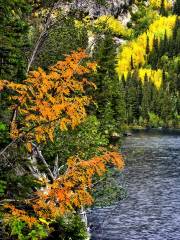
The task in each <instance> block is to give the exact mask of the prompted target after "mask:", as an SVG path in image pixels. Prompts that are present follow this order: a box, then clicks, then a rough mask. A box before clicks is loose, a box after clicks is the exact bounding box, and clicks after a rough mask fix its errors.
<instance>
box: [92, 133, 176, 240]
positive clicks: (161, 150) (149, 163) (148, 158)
mask: <svg viewBox="0 0 180 240" xmlns="http://www.w3.org/2000/svg"><path fill="white" fill-rule="evenodd" d="M121 150H122V152H123V155H124V158H125V164H126V167H125V170H124V172H123V178H121V179H120V180H119V182H120V184H123V185H124V186H125V188H126V190H127V198H126V199H124V200H122V201H120V202H118V203H117V204H115V205H113V206H110V207H106V208H95V209H93V210H92V211H91V212H90V214H89V221H90V222H91V223H93V228H92V233H91V234H92V238H91V239H92V240H180V133H178V132H175V131H174V132H168V133H163V132H161V131H159V132H158V131H150V132H137V133H134V134H133V136H132V137H127V138H126V139H125V141H124V143H123V146H122V149H121Z"/></svg>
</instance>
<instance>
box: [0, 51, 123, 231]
mask: <svg viewBox="0 0 180 240" xmlns="http://www.w3.org/2000/svg"><path fill="white" fill-rule="evenodd" d="M95 66H96V64H95V63H92V62H89V61H88V55H87V54H86V53H85V51H84V50H79V51H77V52H72V54H71V55H69V56H66V57H65V60H64V61H59V62H58V63H57V64H55V65H54V66H52V67H49V71H48V72H47V73H46V72H45V71H43V70H42V69H41V68H38V70H36V71H33V72H31V73H30V75H29V76H28V78H27V79H26V80H25V81H24V82H23V83H22V84H17V83H13V82H9V81H2V82H1V84H0V88H1V89H2V88H5V87H7V88H8V89H11V90H12V91H14V92H15V94H14V95H13V96H12V100H13V101H14V102H15V104H14V105H13V106H12V107H13V109H14V110H15V112H16V114H14V117H13V119H12V122H11V133H10V134H11V137H12V139H13V143H16V142H17V141H19V140H21V143H23V144H25V146H26V148H27V150H28V160H29V162H30V166H29V169H30V170H31V172H32V174H33V176H34V177H36V178H37V180H38V181H39V182H41V184H42V188H41V189H40V190H37V191H35V192H34V196H33V198H32V199H27V200H26V201H25V204H26V205H28V209H29V208H31V211H30V212H29V211H25V210H21V209H19V208H16V207H15V206H14V205H10V204H8V205H5V209H6V211H7V213H6V214H5V221H6V222H7V223H9V222H11V220H12V218H14V217H16V218H18V219H20V220H21V221H23V222H24V223H25V224H27V226H28V227H29V229H32V228H33V227H34V226H35V225H37V224H40V225H41V224H42V225H43V226H44V227H45V228H46V230H48V228H49V227H48V226H49V223H50V222H51V221H52V220H53V219H56V218H57V217H58V216H64V215H66V214H68V213H69V212H79V211H81V210H82V209H84V207H86V206H90V205H91V204H92V203H93V198H92V196H91V188H92V186H93V176H96V175H97V176H101V175H102V174H104V173H105V172H106V169H107V166H115V167H117V168H119V169H122V168H123V160H122V157H121V155H120V154H119V153H116V152H108V151H106V150H105V149H100V151H99V152H101V155H99V156H94V157H92V158H91V159H89V160H83V159H81V158H80V157H79V156H76V155H75V156H72V157H70V158H69V159H68V160H67V163H66V167H65V170H64V171H63V173H62V174H60V175H59V172H58V171H57V169H59V168H60V166H59V165H58V156H57V159H55V166H54V167H55V168H56V170H55V171H53V170H52V166H49V164H48V162H47V160H46V159H45V157H44V155H43V153H42V150H41V144H42V143H43V142H46V141H47V140H50V141H52V142H53V141H54V136H55V132H56V130H57V129H58V130H59V131H67V130H68V129H70V128H75V127H76V126H78V125H79V124H80V123H81V122H82V121H84V120H85V118H86V109H85V108H86V106H87V105H89V104H90V102H91V101H92V99H91V97H89V96H87V95H86V87H87V86H92V87H94V88H95V85H94V84H93V83H91V82H90V81H89V80H88V79H87V75H88V74H89V73H90V72H91V71H93V70H94V69H95ZM3 153H4V151H3ZM75 154H76V153H75ZM39 160H41V163H42V164H43V165H44V167H45V170H46V171H45V172H42V171H40V170H39V169H38V166H37V162H38V161H39ZM83 220H84V221H86V219H85V218H84V219H83ZM86 224H87V222H86Z"/></svg>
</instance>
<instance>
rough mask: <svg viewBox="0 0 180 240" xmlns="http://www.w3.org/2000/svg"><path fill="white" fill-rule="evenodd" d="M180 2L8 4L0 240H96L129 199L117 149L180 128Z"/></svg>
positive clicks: (1, 39)
mask: <svg viewBox="0 0 180 240" xmlns="http://www.w3.org/2000/svg"><path fill="white" fill-rule="evenodd" d="M179 15H180V2H179V0H176V2H174V1H170V0H161V1H160V0H159V1H154V0H150V1H143V0H142V1H140V0H139V1H136V0H132V1H121V0H117V1H114V0H110V1H106V0H96V1H95V0H94V1H92V2H87V1H84V0H81V1H73V0H64V1H57V0H49V1H41V0H6V1H3V0H0V24H1V27H0V79H1V80H0V160H1V161H0V169H1V172H0V206H1V207H0V212H1V215H0V216H1V220H0V225H1V226H0V238H1V239H3V240H5V239H7V240H9V239H20V240H25V239H33V240H35V239H73V240H74V239H77V240H80V239H88V238H89V236H90V233H89V227H88V222H87V217H86V209H87V208H88V207H90V206H97V205H98V206H99V205H103V206H106V205H109V204H111V203H112V202H114V201H116V200H117V199H121V198H122V197H123V189H121V188H120V187H119V186H118V184H117V182H116V180H115V177H116V176H117V175H119V174H120V172H121V171H122V169H123V167H124V162H123V158H122V156H121V154H120V153H119V152H118V148H117V146H113V145H112V142H111V140H112V138H113V137H119V136H120V134H121V133H123V132H125V131H127V129H129V128H137V127H138V128H139V127H143V128H146V127H154V128H157V127H165V128H179V127H180V55H179V54H180V16H179Z"/></svg>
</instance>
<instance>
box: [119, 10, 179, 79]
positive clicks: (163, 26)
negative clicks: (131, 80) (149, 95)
mask: <svg viewBox="0 0 180 240" xmlns="http://www.w3.org/2000/svg"><path fill="white" fill-rule="evenodd" d="M175 22H176V16H175V15H173V16H169V17H160V18H159V19H158V20H156V21H154V23H152V24H151V25H150V26H149V29H148V31H147V32H146V33H143V34H141V35H140V36H139V37H138V38H136V39H134V40H133V41H130V42H128V43H127V44H124V45H123V46H122V48H121V50H120V52H119V54H118V64H117V72H118V75H119V77H121V76H122V75H123V74H124V76H125V77H126V76H127V73H128V72H129V71H131V70H132V69H131V61H132V59H133V65H134V68H138V67H139V65H141V66H143V64H144V63H145V61H146V58H147V55H146V44H147V38H149V48H150V51H152V48H153V39H154V37H156V38H157V39H158V40H160V39H162V38H163V37H164V34H165V32H166V34H167V37H170V36H171V35H172V33H173V28H174V25H175Z"/></svg>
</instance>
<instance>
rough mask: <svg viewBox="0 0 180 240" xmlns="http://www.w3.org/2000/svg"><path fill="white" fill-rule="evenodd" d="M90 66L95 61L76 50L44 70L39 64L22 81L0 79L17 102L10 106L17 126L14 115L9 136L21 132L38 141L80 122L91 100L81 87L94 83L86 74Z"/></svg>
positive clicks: (22, 134)
mask: <svg viewBox="0 0 180 240" xmlns="http://www.w3.org/2000/svg"><path fill="white" fill-rule="evenodd" d="M85 60H87V61H85ZM94 69H95V63H88V55H87V54H86V53H85V51H84V50H79V51H77V52H72V53H71V54H70V55H68V56H66V58H65V60H64V61H59V62H57V63H56V64H55V65H54V66H51V67H49V69H48V71H47V72H45V71H44V70H43V69H41V68H38V69H37V70H36V71H33V72H31V73H30V74H29V76H28V78H27V79H26V80H25V81H24V82H23V83H22V84H17V83H13V82H8V81H2V82H1V85H0V87H1V88H2V87H4V85H6V87H7V88H9V89H11V90H13V91H14V92H15V95H14V96H12V97H11V98H12V99H13V100H15V101H16V102H17V104H16V105H15V106H14V108H15V109H16V111H17V114H18V119H21V120H20V121H21V124H20V126H21V127H18V124H17V119H16V120H14V121H13V122H12V126H11V136H12V138H13V139H16V138H18V137H21V136H23V137H26V139H27V141H28V142H30V141H31V139H32V140H36V141H37V142H38V143H40V142H41V141H44V140H46V139H47V138H49V139H50V140H51V141H53V137H54V130H55V128H56V127H59V128H60V130H62V131H63V130H67V129H68V128H69V127H71V128H74V127H76V126H77V125H78V124H80V123H81V122H82V121H83V120H84V119H85V117H86V110H85V106H87V105H88V104H89V103H90V102H91V98H90V97H88V96H86V95H85V88H86V86H87V85H91V86H92V87H95V85H94V84H93V83H91V82H90V81H88V79H87V78H86V76H87V74H89V73H90V72H91V71H94ZM29 149H30V148H29Z"/></svg>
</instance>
